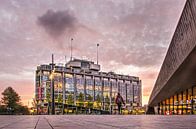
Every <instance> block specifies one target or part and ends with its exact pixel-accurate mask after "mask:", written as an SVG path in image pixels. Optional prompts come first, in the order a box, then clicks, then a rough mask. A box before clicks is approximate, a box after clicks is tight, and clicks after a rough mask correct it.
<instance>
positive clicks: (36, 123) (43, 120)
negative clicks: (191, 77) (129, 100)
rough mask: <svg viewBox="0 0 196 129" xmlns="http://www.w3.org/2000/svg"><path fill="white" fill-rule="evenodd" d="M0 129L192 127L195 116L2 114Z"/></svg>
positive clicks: (195, 120) (192, 128) (175, 128)
mask: <svg viewBox="0 0 196 129" xmlns="http://www.w3.org/2000/svg"><path fill="white" fill-rule="evenodd" d="M0 129H196V116H194V115H185V116H163V115H50V116H48V115H41V116H39V115H35V116H30V115H29V116H25V115H24V116H23V115H21V116H3V115H2V116H0Z"/></svg>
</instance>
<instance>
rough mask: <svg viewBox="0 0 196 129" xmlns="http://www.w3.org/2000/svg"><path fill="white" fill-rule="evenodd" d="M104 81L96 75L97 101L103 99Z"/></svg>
mask: <svg viewBox="0 0 196 129" xmlns="http://www.w3.org/2000/svg"><path fill="white" fill-rule="evenodd" d="M101 91H102V81H101V79H100V78H99V77H95V101H97V100H101V96H102V93H101Z"/></svg>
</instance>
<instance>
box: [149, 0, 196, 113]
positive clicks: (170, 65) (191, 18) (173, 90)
mask: <svg viewBox="0 0 196 129" xmlns="http://www.w3.org/2000/svg"><path fill="white" fill-rule="evenodd" d="M195 75H196V1H195V0H186V4H185V6H184V9H183V12H182V15H181V17H180V20H179V22H178V25H177V27H176V30H175V33H174V35H173V38H172V41H171V44H170V46H169V49H168V52H167V55H166V57H165V60H164V62H163V65H162V67H161V70H160V73H159V75H158V78H157V81H156V83H155V86H154V88H153V91H152V93H151V96H150V99H149V103H148V106H149V107H148V111H147V113H149V114H150V113H153V114H154V113H156V114H167V115H169V114H170V115H171V114H175V115H183V114H196V78H195Z"/></svg>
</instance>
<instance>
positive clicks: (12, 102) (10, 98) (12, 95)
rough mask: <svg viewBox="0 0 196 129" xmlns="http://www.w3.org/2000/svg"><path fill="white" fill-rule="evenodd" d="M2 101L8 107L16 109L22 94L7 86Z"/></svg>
mask: <svg viewBox="0 0 196 129" xmlns="http://www.w3.org/2000/svg"><path fill="white" fill-rule="evenodd" d="M2 95H3V98H2V103H3V104H5V106H6V107H7V108H11V109H16V107H17V105H19V102H20V96H19V95H18V94H17V93H16V91H15V90H14V89H13V88H12V87H8V88H6V89H5V90H4V91H3V93H2Z"/></svg>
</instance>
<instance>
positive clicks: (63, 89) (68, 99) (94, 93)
mask: <svg viewBox="0 0 196 129" xmlns="http://www.w3.org/2000/svg"><path fill="white" fill-rule="evenodd" d="M84 66H86V65H84ZM85 68H86V67H85ZM88 68H89V67H88ZM77 70H78V71H77V72H76V71H74V70H73V69H69V70H67V69H65V67H58V68H56V67H55V68H54V70H51V67H50V65H49V66H47V65H44V67H43V68H42V66H40V68H39V69H38V70H37V71H36V78H35V79H36V83H35V85H36V88H35V92H36V93H35V97H36V100H37V102H38V103H39V104H38V105H39V106H40V107H41V106H45V109H46V112H47V109H48V110H50V112H51V110H52V109H51V107H52V92H53V91H52V87H53V86H54V101H55V110H57V109H58V111H62V110H61V108H63V107H64V108H65V107H66V106H81V105H82V106H83V107H87V106H88V107H89V106H90V107H95V109H99V110H107V111H111V110H113V109H114V110H115V109H116V107H115V106H116V104H115V98H116V96H117V93H118V92H120V94H121V95H122V97H123V99H124V100H125V102H126V104H128V105H127V106H131V104H130V103H132V102H133V101H134V99H135V102H136V101H138V100H137V98H138V96H139V95H140V94H138V93H140V92H141V91H137V90H139V89H138V88H136V87H138V86H137V85H138V84H139V81H140V80H139V78H137V79H138V82H135V84H132V82H133V81H132V77H131V76H126V79H125V77H124V79H123V75H117V74H115V73H100V74H93V72H92V73H82V72H81V71H80V69H79V68H77ZM85 70H87V71H88V69H85ZM134 79H135V78H134ZM52 85H53V86H52ZM92 105H93V106H92ZM140 105H141V104H140ZM134 106H135V107H136V106H137V105H134Z"/></svg>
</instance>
